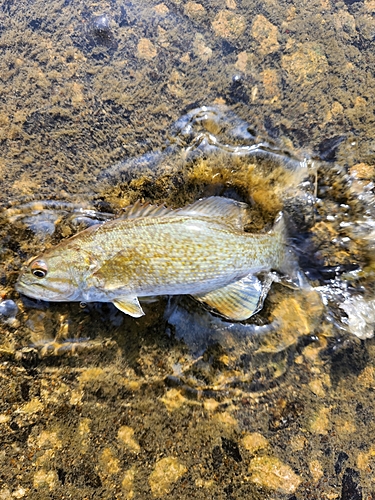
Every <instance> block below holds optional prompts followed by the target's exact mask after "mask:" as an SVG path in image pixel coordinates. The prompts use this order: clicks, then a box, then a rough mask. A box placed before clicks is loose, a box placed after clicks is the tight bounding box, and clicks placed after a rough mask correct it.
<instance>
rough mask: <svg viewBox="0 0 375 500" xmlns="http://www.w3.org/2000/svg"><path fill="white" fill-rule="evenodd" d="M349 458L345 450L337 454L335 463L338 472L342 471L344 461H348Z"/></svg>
mask: <svg viewBox="0 0 375 500" xmlns="http://www.w3.org/2000/svg"><path fill="white" fill-rule="evenodd" d="M348 458H349V455H347V454H346V453H345V452H344V451H340V453H339V454H338V456H337V460H336V463H335V472H336V474H340V473H341V471H342V467H343V465H344V462H346V460H348Z"/></svg>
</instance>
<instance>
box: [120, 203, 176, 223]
mask: <svg viewBox="0 0 375 500" xmlns="http://www.w3.org/2000/svg"><path fill="white" fill-rule="evenodd" d="M172 213H174V210H173V208H166V207H164V206H163V205H151V203H141V202H140V201H139V200H138V201H136V202H135V203H134V205H130V206H129V207H126V209H125V213H124V215H123V217H124V218H126V219H138V218H141V217H164V216H166V215H170V214H172Z"/></svg>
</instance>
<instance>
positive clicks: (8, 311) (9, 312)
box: [0, 300, 18, 318]
mask: <svg viewBox="0 0 375 500" xmlns="http://www.w3.org/2000/svg"><path fill="white" fill-rule="evenodd" d="M17 312H18V306H17V304H16V303H15V302H14V301H13V300H3V301H2V302H0V316H5V317H7V318H9V317H11V318H14V316H15V315H16V314H17Z"/></svg>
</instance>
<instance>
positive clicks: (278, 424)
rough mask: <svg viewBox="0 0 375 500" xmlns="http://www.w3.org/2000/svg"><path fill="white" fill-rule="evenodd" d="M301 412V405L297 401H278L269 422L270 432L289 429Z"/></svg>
mask: <svg viewBox="0 0 375 500" xmlns="http://www.w3.org/2000/svg"><path fill="white" fill-rule="evenodd" d="M302 412H303V405H302V404H301V403H300V402H298V401H290V402H289V401H285V400H284V399H280V400H279V401H278V402H277V405H276V407H275V409H274V410H273V412H272V416H271V419H270V422H269V429H270V430H271V431H278V430H281V429H285V428H287V427H289V426H290V425H291V424H292V423H293V422H295V421H296V419H298V417H299V416H300V415H301V414H302Z"/></svg>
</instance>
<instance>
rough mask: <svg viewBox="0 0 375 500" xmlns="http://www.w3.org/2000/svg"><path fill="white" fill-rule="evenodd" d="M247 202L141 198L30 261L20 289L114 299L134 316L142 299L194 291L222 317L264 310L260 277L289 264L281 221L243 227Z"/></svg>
mask: <svg viewBox="0 0 375 500" xmlns="http://www.w3.org/2000/svg"><path fill="white" fill-rule="evenodd" d="M246 208H247V205H246V204H244V203H240V202H237V201H234V200H231V199H227V198H221V197H211V198H206V199H202V200H199V201H197V202H195V203H193V204H192V205H189V206H187V207H185V208H181V209H177V210H172V209H168V208H164V207H155V206H152V205H141V204H139V203H136V204H135V205H134V206H133V207H130V209H129V210H128V212H127V213H126V215H125V216H124V217H121V218H119V219H116V220H111V221H109V222H105V223H104V224H98V225H95V226H91V227H89V228H88V229H86V230H84V231H82V232H80V233H78V234H77V235H75V236H73V237H72V238H69V239H67V240H64V241H62V242H61V243H60V244H59V245H57V246H55V247H53V248H51V249H49V250H47V251H46V252H45V253H43V254H41V255H39V256H38V257H35V258H34V259H32V260H31V261H29V262H28V263H27V268H26V269H25V270H24V271H23V272H22V274H21V276H20V278H19V280H18V283H17V285H16V288H17V290H18V291H19V292H21V293H23V294H25V295H28V296H29V297H33V298H36V299H42V300H49V301H82V302H112V303H113V304H114V305H115V306H116V307H118V308H119V309H120V310H121V311H123V312H125V313H126V314H130V315H131V316H133V317H140V316H142V315H143V314H144V312H143V310H142V307H141V305H140V303H139V300H138V299H139V297H140V298H142V297H149V296H156V295H180V294H189V295H192V296H193V297H195V298H196V299H198V300H199V301H201V302H204V303H206V304H208V305H209V306H210V307H213V308H215V309H216V310H217V311H218V312H219V313H221V314H222V315H223V316H225V317H227V318H230V319H234V320H243V319H246V318H249V317H250V316H251V315H252V314H254V312H256V311H257V310H259V302H260V297H261V295H262V285H261V283H260V281H259V280H258V279H257V278H256V276H255V275H256V274H257V273H259V272H261V271H267V270H270V269H282V268H283V266H284V263H285V262H286V261H287V257H286V256H287V250H286V247H285V235H284V230H283V227H284V225H283V223H282V220H281V221H280V222H278V223H277V224H276V225H275V227H274V229H273V230H272V231H270V232H269V233H264V234H249V233H245V232H244V231H243V216H244V213H245V210H246Z"/></svg>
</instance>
